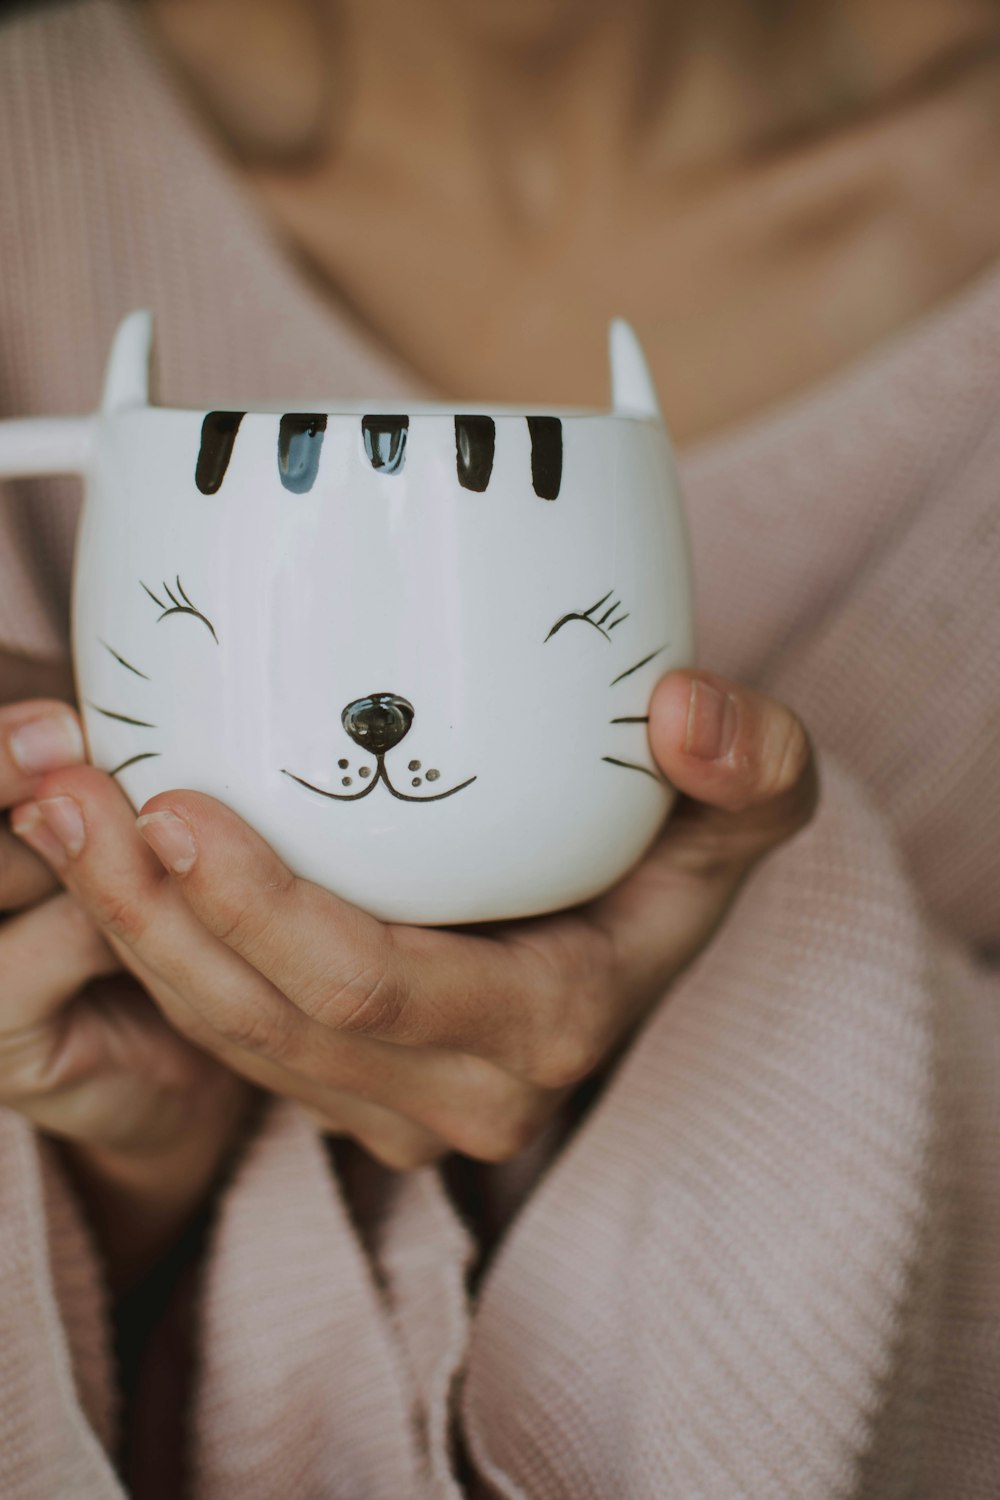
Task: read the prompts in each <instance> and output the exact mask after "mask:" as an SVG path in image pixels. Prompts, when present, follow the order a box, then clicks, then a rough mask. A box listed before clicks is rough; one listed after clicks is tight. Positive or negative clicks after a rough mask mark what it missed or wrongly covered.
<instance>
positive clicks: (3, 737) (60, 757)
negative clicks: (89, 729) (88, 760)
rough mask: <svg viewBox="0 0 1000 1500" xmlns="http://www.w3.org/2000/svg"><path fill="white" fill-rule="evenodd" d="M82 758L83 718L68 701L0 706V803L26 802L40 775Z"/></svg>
mask: <svg viewBox="0 0 1000 1500" xmlns="http://www.w3.org/2000/svg"><path fill="white" fill-rule="evenodd" d="M83 759H84V744H83V733H82V731H81V729H80V721H79V719H78V718H77V716H76V714H75V713H74V712H73V710H72V709H71V708H70V707H69V706H68V704H65V703H58V702H56V701H55V700H54V699H46V698H37V699H34V700H32V701H30V702H28V703H11V704H7V705H6V706H5V707H3V708H0V807H13V806H14V804H15V803H18V802H24V801H25V800H26V799H27V798H28V797H30V796H31V794H32V791H33V789H34V787H35V786H36V785H37V783H38V779H39V777H40V776H44V775H45V774H46V773H47V772H49V771H55V770H57V769H58V768H59V767H60V766H72V765H77V764H79V762H81V761H82V760H83Z"/></svg>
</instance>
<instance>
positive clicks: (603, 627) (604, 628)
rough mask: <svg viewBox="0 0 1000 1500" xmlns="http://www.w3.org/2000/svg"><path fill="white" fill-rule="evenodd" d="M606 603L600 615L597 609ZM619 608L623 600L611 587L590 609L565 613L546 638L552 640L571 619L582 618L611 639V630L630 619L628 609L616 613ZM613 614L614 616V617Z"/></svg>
mask: <svg viewBox="0 0 1000 1500" xmlns="http://www.w3.org/2000/svg"><path fill="white" fill-rule="evenodd" d="M609 599H610V600H611V601H612V602H611V603H610V604H608V600H609ZM605 604H607V605H608V607H607V609H605V610H604V613H603V614H602V615H600V616H598V614H597V611H598V610H599V609H601V608H602V606H603V605H605ZM619 609H621V601H620V600H618V599H616V598H615V597H614V590H613V589H609V590H608V592H607V593H606V594H605V595H603V597H602V598H600V599H598V600H597V603H596V604H592V605H591V606H590V608H589V609H583V610H572V611H571V612H570V613H569V614H568V615H563V617H562V619H560V620H557V621H556V623H555V624H554V625H553V627H552V629H551V630H550V631H549V633H548V635H547V636H546V637H545V639H546V641H550V640H551V639H552V637H553V636H554V635H555V634H556V633H557V631H560V630H562V628H563V626H564V625H568V624H569V623H570V621H571V620H580V621H582V623H583V624H584V625H593V627H594V629H595V630H599V631H600V633H601V635H603V637H604V639H605V640H606V641H610V639H611V635H610V632H611V631H612V630H614V628H615V626H616V625H620V624H621V623H622V621H623V620H627V619H628V612H627V611H626V613H625V614H620V615H616V613H615V612H616V610H619ZM613 616H614V618H612V617H613ZM543 644H544V643H543Z"/></svg>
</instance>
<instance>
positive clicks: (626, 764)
mask: <svg viewBox="0 0 1000 1500" xmlns="http://www.w3.org/2000/svg"><path fill="white" fill-rule="evenodd" d="M601 759H602V760H604V761H607V763H608V765H609V766H621V767H622V768H623V769H624V770H626V771H642V772H643V774H644V775H645V776H651V777H652V778H653V780H654V781H659V782H660V783H661V784H665V783H664V781H663V777H662V776H658V775H657V773H656V772H655V771H651V770H650V769H649V767H648V766H638V765H636V763H635V761H632V760H618V759H617V758H616V757H615V756H614V755H602V756H601Z"/></svg>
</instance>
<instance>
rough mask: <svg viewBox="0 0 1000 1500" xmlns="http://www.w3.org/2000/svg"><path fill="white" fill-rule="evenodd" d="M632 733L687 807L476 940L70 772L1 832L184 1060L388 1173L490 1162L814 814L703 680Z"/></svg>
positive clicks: (745, 719) (770, 737) (791, 722)
mask: <svg viewBox="0 0 1000 1500" xmlns="http://www.w3.org/2000/svg"><path fill="white" fill-rule="evenodd" d="M649 735H650V744H651V746H652V750H653V754H654V756H655V758H656V760H657V762H658V764H659V766H660V768H661V770H662V771H663V773H664V775H666V776H667V777H668V779H670V780H671V781H672V782H673V783H674V784H675V785H676V786H677V788H678V790H679V791H680V792H682V793H683V794H685V795H684V796H683V798H682V800H681V801H680V803H679V804H678V807H677V809H676V811H675V813H674V815H673V817H672V818H671V820H670V821H669V823H668V824H667V825H666V827H665V829H664V831H663V833H662V834H661V836H660V838H659V839H658V841H657V842H656V844H655V845H654V847H653V849H652V850H651V851H650V853H649V854H648V855H647V856H646V858H645V859H644V860H643V861H642V863H641V864H640V865H639V866H638V867H637V868H636V869H635V870H634V871H633V872H632V873H631V874H630V875H629V876H627V877H626V879H625V880H624V881H622V882H621V883H620V884H619V885H618V886H616V887H615V888H614V889H613V890H611V891H609V892H607V893H606V894H605V895H603V896H600V897H599V898H597V899H596V900H594V901H591V902H589V903H588V904H587V905H585V906H582V907H579V908H576V909H574V910H572V911H566V912H560V913H557V914H555V915H553V916H546V917H540V918H531V919H527V920H521V921H516V922H503V923H497V924H493V925H487V926H483V927H480V928H471V929H470V928H466V929H433V928H420V927H408V926H402V925H385V924H383V923H381V922H379V921H377V920H376V919H375V918H373V917H370V916H368V915H367V914H365V913H364V912H362V911H360V910H358V909H357V908H356V907H353V906H351V905H349V904H348V903H347V902H345V901H343V900H341V899H339V898H338V897H336V896H334V895H331V894H329V893H328V892H326V891H324V890H322V889H320V888H319V887H318V886H315V885H313V884H311V883H310V882H308V881H305V880H301V879H297V878H295V877H294V876H293V875H292V874H291V873H290V872H289V870H288V869H287V868H286V867H285V866H284V864H283V863H282V862H281V860H279V859H278V858H277V856H276V855H275V854H274V853H273V851H272V850H271V849H270V848H269V847H268V846H267V845H266V844H265V843H264V841H263V840H262V839H261V838H260V837H259V836H258V835H257V834H256V833H254V832H253V831H252V830H251V829H250V828H249V827H248V826H247V825H246V824H245V823H244V822H242V820H241V819H240V818H238V817H237V816H236V814H234V813H233V812H231V811H230V810H229V809H227V808H226V807H224V806H223V805H222V804H221V803H218V802H216V801H214V800H213V799H212V798H210V797H207V796H204V795H202V794H199V793H196V792H186V791H172V792H167V793H163V794H162V795H160V796H157V797H154V798H153V799H152V800H151V801H150V802H148V803H147V804H146V806H145V807H144V809H143V816H142V817H141V818H140V819H139V821H138V825H136V824H135V823H134V821H133V816H132V813H131V810H130V809H129V807H128V804H127V803H126V801H125V799H124V797H123V795H122V793H121V791H120V789H119V788H118V787H117V786H116V785H115V784H114V783H113V782H112V781H111V780H110V779H109V778H108V777H106V776H104V775H103V774H102V773H100V772H98V771H95V770H93V769H91V768H79V769H73V770H67V771H61V772H57V773H56V774H55V775H53V776H50V777H48V778H46V780H45V781H44V782H43V783H42V784H41V786H40V787H38V788H37V791H36V795H37V797H38V801H37V802H36V803H34V804H32V805H31V806H29V807H25V808H21V809H19V810H18V812H17V813H16V815H15V819H14V827H15V830H16V831H17V832H18V834H20V835H21V836H22V837H24V838H26V839H27V840H28V841H29V842H32V843H33V845H34V847H36V848H37V849H38V850H39V851H40V852H41V853H42V854H43V855H44V856H45V857H46V858H47V859H48V860H49V861H50V862H51V864H52V866H53V868H55V869H56V870H57V871H58V873H59V875H60V878H61V879H62V880H63V881H64V882H65V884H66V885H67V887H68V888H69V889H70V890H72V891H73V893H74V894H75V896H76V897H77V899H78V900H79V901H80V903H81V904H82V905H83V906H84V907H85V909H86V910H87V911H88V913H89V914H90V915H91V917H92V919H93V920H94V921H95V923H96V924H97V926H98V927H99V928H100V930H101V931H102V932H103V933H104V934H105V937H106V938H107V941H108V942H109V944H110V946H111V947H112V948H113V949H114V950H115V952H117V953H118V954H119V955H120V956H121V958H122V960H123V962H124V963H125V964H126V965H127V966H128V967H129V968H130V969H132V971H133V972H134V973H136V974H137V975H138V976H139V977H140V979H141V980H142V982H143V984H144V985H145V986H146V987H147V988H148V990H149V991H150V993H151V994H152V995H153V996H154V997H155V999H156V1000H157V1002H158V1004H159V1005H160V1006H161V1008H162V1009H163V1011H164V1013H165V1014H166V1015H167V1016H168V1017H169V1018H170V1020H171V1021H172V1022H173V1024H174V1025H175V1026H176V1027H177V1028H178V1030H179V1031H181V1032H182V1033H183V1034H185V1035H186V1036H187V1037H189V1038H190V1039H191V1040H192V1041H194V1042H195V1043H196V1044H197V1045H198V1046H199V1047H203V1048H205V1049H206V1050H207V1051H209V1052H211V1053H213V1054H214V1055H215V1056H216V1057H218V1058H220V1059H221V1060H222V1061H223V1062H225V1063H226V1064H228V1065H229V1066H230V1067H232V1068H234V1069H235V1070H237V1071H239V1072H240V1073H242V1074H243V1075H244V1076H246V1077H248V1078H251V1079H253V1080H254V1081H255V1082H258V1083H260V1084H262V1085H264V1086H265V1087H267V1088H269V1089H273V1090H275V1091H277V1092H279V1093H282V1094H286V1095H289V1096H291V1097H293V1098H296V1099H298V1100H299V1101H301V1102H302V1103H303V1104H305V1105H306V1106H307V1107H309V1108H310V1109H311V1110H312V1111H313V1112H314V1113H315V1114H316V1115H317V1116H318V1117H319V1118H320V1120H321V1121H323V1122H324V1123H325V1124H327V1125H328V1126H329V1127H330V1128H333V1129H340V1130H344V1131H346V1132H348V1133H349V1134H351V1135H353V1136H354V1137H356V1138H357V1139H358V1140H360V1141H361V1143H362V1144H363V1145H365V1146H366V1147H367V1148H368V1149H369V1151H371V1153H372V1154H373V1155H375V1156H376V1157H378V1158H379V1159H381V1160H382V1161H384V1162H387V1163H388V1164H389V1165H392V1166H398V1167H412V1166H417V1165H420V1164H422V1163H424V1162H427V1161H430V1160H433V1159H434V1158H435V1157H437V1156H439V1155H441V1154H442V1153H443V1152H445V1151H447V1150H449V1149H455V1150H458V1151H460V1152H463V1153H465V1154H467V1155H469V1156H472V1157H477V1158H480V1159H483V1160H501V1159H504V1158H505V1157H508V1156H510V1155H512V1154H515V1153H516V1152H518V1151H519V1150H521V1149H523V1148H524V1147H525V1146H526V1145H527V1144H528V1143H529V1142H530V1140H531V1139H532V1138H533V1136H534V1135H535V1134H536V1132H537V1131H538V1130H539V1129H540V1128H541V1127H542V1126H543V1124H544V1123H545V1121H546V1120H547V1119H548V1118H549V1117H550V1116H551V1115H552V1113H553V1112H554V1110H555V1109H556V1108H557V1107H558V1105H559V1104H560V1102H561V1101H562V1100H563V1099H564V1098H565V1097H566V1094H567V1093H568V1092H569V1091H570V1090H572V1089H573V1087H574V1086H575V1085H577V1084H578V1083H579V1082H581V1081H582V1080H583V1079H584V1078H586V1077H587V1076H588V1075H589V1074H591V1073H593V1072H594V1071H595V1070H597V1069H598V1068H600V1066H601V1065H602V1063H604V1061H605V1060H606V1059H608V1058H609V1057H611V1056H613V1055H614V1054H615V1052H616V1050H617V1049H618V1048H619V1047H620V1046H621V1045H622V1043H623V1041H624V1040H626V1039H627V1038H628V1036H629V1035H630V1034H631V1032H632V1031H633V1030H634V1028H635V1027H636V1026H637V1025H638V1024H639V1023H640V1022H641V1021H642V1020H643V1018H644V1017H645V1016H646V1014H647V1013H648V1012H649V1010H650V1008H651V1007H652V1006H653V1005H655V1003H656V1002H657V1001H658V1000H659V999H660V997H662V996H663V994H664V992H665V991H666V990H667V989H668V987H669V985H670V983H671V982H672V981H673V980H674V979H675V978H676V977H677V975H678V974H679V973H680V972H681V971H682V970H683V969H684V968H685V967H686V965H687V964H689V963H690V962H691V960H692V959H693V958H694V957H695V956H696V954H697V953H698V952H699V951H700V950H701V948H702V947H703V946H704V945H705V944H706V943H707V941H708V940H709V938H710V937H711V935H712V933H713V931H714V930H715V928H716V926H717V925H718V924H719V922H720V921H721V920H722V918H723V916H724V914H725V911H726V908H727V907H728V905H729V904H730V902H731V901H732V899H733V897H734V895H735V894H736V891H737V890H738V888H739V886H740V884H741V882H742V881H743V879H744V878H745V877H746V875H747V874H748V872H749V871H750V870H751V869H752V868H753V866H754V865H755V864H756V863H757V862H758V861H759V860H760V859H761V858H762V857H763V856H764V855H765V854H767V853H768V852H769V851H770V850H772V849H773V848H775V847H776V846H777V845H778V844H780V843H781V842H783V841H784V840H785V839H787V838H788V837H790V836H791V835H792V834H793V833H795V832H796V831H797V830H798V829H799V828H801V827H802V826H803V824H804V823H805V822H806V821H807V820H808V818H809V817H810V815H811V813H812V810H813V807H814V805H815V800H816V773H815V766H814V762H813V758H812V754H811V751H810V747H809V742H808V739H807V736H806V734H805V732H804V730H803V728H802V726H801V724H800V723H799V722H798V720H797V719H796V718H795V717H794V715H792V714H791V713H790V712H789V711H788V710H787V709H786V708H784V707H783V706H782V705H780V704H778V703H775V702H773V701H772V700H770V699H767V698H764V697H762V696H761V695H760V694H757V693H754V692H751V691H749V690H747V689H744V688H740V687H737V686H735V685H733V684H731V683H728V682H726V681H725V680H724V679H722V678H719V677H716V676H714V675H713V674H710V673H705V672H699V673H691V672H674V673H671V674H670V675H669V676H667V677H665V678H664V679H662V680H661V682H660V683H659V684H658V686H657V688H656V691H655V693H654V695H653V699H652V702H651V705H650V722H649ZM136 826H138V830H139V833H141V835H142V837H139V836H138V835H137V832H136ZM53 835H55V836H56V837H58V839H59V840H60V843H59V844H58V845H57V844H56V843H55V842H54V841H53ZM153 850H155V851H156V853H155V854H154V852H153ZM165 872H169V873H165Z"/></svg>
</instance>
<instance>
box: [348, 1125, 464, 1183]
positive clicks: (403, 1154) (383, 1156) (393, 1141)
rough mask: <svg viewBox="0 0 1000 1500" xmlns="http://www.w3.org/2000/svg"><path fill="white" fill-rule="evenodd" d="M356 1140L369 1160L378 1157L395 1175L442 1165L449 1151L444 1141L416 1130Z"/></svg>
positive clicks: (362, 1136)
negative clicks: (438, 1163) (432, 1165)
mask: <svg viewBox="0 0 1000 1500" xmlns="http://www.w3.org/2000/svg"><path fill="white" fill-rule="evenodd" d="M356 1139H357V1140H358V1142H359V1143H360V1145H362V1146H364V1148H365V1150H366V1151H367V1152H368V1154H369V1156H374V1157H375V1159H376V1160H377V1161H379V1162H381V1163H382V1165H383V1166H385V1167H391V1168H392V1170H393V1171H394V1172H417V1171H419V1170H420V1168H421V1167H428V1166H430V1165H431V1164H432V1163H433V1162H436V1161H440V1159H441V1157H442V1156H444V1155H445V1154H446V1152H447V1149H448V1148H447V1146H446V1145H445V1144H444V1142H443V1141H440V1140H438V1139H437V1138H436V1137H434V1136H431V1135H428V1134H427V1133H426V1132H424V1131H422V1130H418V1129H417V1128H416V1127H413V1129H401V1130H394V1131H392V1132H384V1133H380V1134H379V1135H377V1136H373V1135H370V1134H366V1135H358V1136H357V1137H356Z"/></svg>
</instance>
